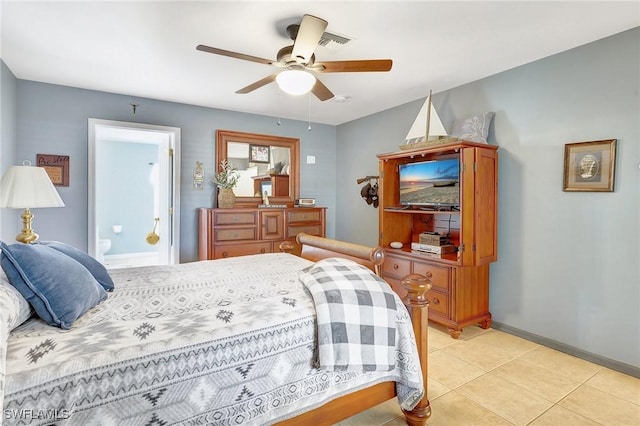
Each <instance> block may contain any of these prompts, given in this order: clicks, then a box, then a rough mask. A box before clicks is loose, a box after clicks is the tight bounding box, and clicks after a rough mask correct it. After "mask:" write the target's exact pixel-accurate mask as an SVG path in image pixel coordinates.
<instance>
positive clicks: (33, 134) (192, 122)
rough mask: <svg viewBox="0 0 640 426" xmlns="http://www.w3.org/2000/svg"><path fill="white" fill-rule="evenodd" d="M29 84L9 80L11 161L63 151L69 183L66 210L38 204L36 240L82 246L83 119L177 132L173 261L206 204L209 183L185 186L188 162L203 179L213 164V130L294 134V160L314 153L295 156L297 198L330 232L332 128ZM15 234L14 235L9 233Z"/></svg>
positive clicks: (185, 256)
mask: <svg viewBox="0 0 640 426" xmlns="http://www.w3.org/2000/svg"><path fill="white" fill-rule="evenodd" d="M135 100H136V102H137V103H138V104H139V106H138V108H137V112H136V114H135V115H134V114H133V112H132V108H131V105H130V103H131V102H132V101H133V98H132V97H130V96H124V95H118V94H112V93H105V92H98V91H92V90H84V89H77V88H72V87H65V86H59V85H52V84H44V83H38V82H33V81H26V80H18V83H17V113H16V116H17V130H16V134H17V136H16V140H17V158H18V160H20V161H22V160H23V159H28V160H31V161H32V162H34V161H35V156H36V154H38V153H42V154H60V155H68V156H70V167H69V168H70V184H69V186H68V187H58V190H59V193H60V196H61V197H62V199H63V200H64V202H65V204H66V207H64V208H58V209H39V210H38V211H37V212H35V215H36V218H35V219H34V220H35V222H34V229H36V231H37V232H39V233H40V237H41V238H42V239H47V240H59V241H64V242H66V243H68V244H71V245H74V246H76V247H79V248H81V249H83V250H86V249H87V187H88V184H87V151H88V146H87V125H88V124H87V119H88V118H98V119H104V120H116V121H128V122H136V123H145V124H154V125H161V126H171V127H179V128H180V129H181V148H182V149H181V177H180V179H181V184H180V204H181V205H180V209H181V216H180V261H181V262H189V261H193V260H196V259H197V258H198V256H197V243H198V238H197V224H196V208H198V207H211V206H212V203H213V201H212V194H213V185H211V184H209V183H207V186H206V189H205V190H196V189H194V188H193V185H192V176H193V169H194V167H195V165H196V161H201V162H202V163H203V167H204V169H205V172H206V173H207V180H208V181H209V180H210V178H211V176H212V172H213V170H214V169H215V164H216V161H215V158H214V156H215V132H216V130H217V129H227V130H236V131H242V132H251V133H262V134H270V135H280V136H286V137H295V138H299V139H300V158H301V159H302V160H304V159H305V158H306V156H307V155H314V156H316V164H310V165H308V164H304V163H305V162H304V161H301V170H300V181H301V182H300V195H301V196H302V197H314V198H316V200H317V203H318V205H320V206H324V207H327V208H328V210H327V235H328V236H331V237H333V236H334V227H335V214H336V208H335V188H336V180H335V178H336V170H335V168H336V128H335V126H329V125H323V124H314V123H312V126H311V127H312V130H311V131H309V130H307V128H308V123H307V122H302V121H293V120H280V121H281V125H277V124H276V122H277V120H276V118H273V117H266V116H259V115H252V114H245V113H239V112H233V111H226V110H218V109H213V108H204V107H199V106H193V105H185V104H178V103H172V102H164V101H158V100H153V99H141V98H136V99H135ZM16 233H17V232H16Z"/></svg>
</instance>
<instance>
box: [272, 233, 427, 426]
mask: <svg viewBox="0 0 640 426" xmlns="http://www.w3.org/2000/svg"><path fill="white" fill-rule="evenodd" d="M296 240H297V242H298V244H300V245H301V246H302V248H301V253H300V257H303V258H305V259H309V260H312V261H314V262H315V261H318V260H320V259H324V258H327V257H342V258H347V259H351V260H354V261H355V262H358V263H359V264H361V265H365V266H367V267H368V268H369V269H371V270H372V271H374V272H375V273H376V274H378V275H379V273H380V266H381V265H382V263H383V261H384V250H383V249H382V248H381V247H375V248H370V247H366V246H361V245H358V244H352V243H346V242H342V241H337V240H330V239H327V238H321V237H315V236H312V235H307V234H304V233H301V234H298V237H297V238H296ZM280 249H281V250H282V251H284V252H287V253H291V252H293V251H294V249H295V245H294V244H293V243H291V242H284V243H282V244H281V245H280ZM402 286H403V287H404V288H405V289H406V290H407V291H408V294H407V296H406V297H405V298H404V299H403V302H404V304H405V305H406V307H407V309H408V311H409V313H410V314H411V321H412V323H413V331H414V333H415V335H416V343H417V345H418V354H419V356H420V365H421V367H422V379H423V382H424V390H425V394H424V397H423V398H422V400H420V402H419V403H418V405H417V406H416V407H415V408H414V409H413V410H411V411H404V410H403V412H404V415H405V418H406V420H407V424H409V425H411V426H426V424H427V419H428V418H429V416H430V415H431V407H430V405H429V399H428V398H427V354H428V345H427V336H428V334H427V333H428V329H427V323H428V315H427V309H428V306H427V305H428V303H427V300H426V297H425V293H426V291H428V290H429V289H430V288H431V283H430V282H429V280H428V279H427V278H426V277H425V276H423V275H417V274H411V275H407V276H406V277H405V278H404V279H403V280H402ZM395 396H396V387H395V382H385V383H380V384H377V385H374V386H371V387H368V388H365V389H362V390H359V391H357V392H353V393H351V394H348V395H345V396H342V397H340V398H338V399H334V400H332V401H330V402H328V403H326V404H324V405H323V406H321V407H318V408H316V409H315V410H312V411H308V412H306V413H304V414H301V415H299V416H297V417H294V418H292V419H289V420H285V421H283V422H281V423H277V424H278V425H281V426H294V425H296V426H298V425H299V426H303V425H304V426H307V425H331V424H334V423H337V422H339V421H341V420H344V419H346V418H347V417H350V416H352V415H354V414H357V413H359V412H361V411H364V410H366V409H369V408H371V407H374V406H376V405H378V404H380V403H382V402H384V401H387V400H389V399H391V398H394V397H395Z"/></svg>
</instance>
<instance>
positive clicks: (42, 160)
mask: <svg viewBox="0 0 640 426" xmlns="http://www.w3.org/2000/svg"><path fill="white" fill-rule="evenodd" d="M36 164H37V165H38V167H44V169H45V170H46V172H47V174H48V175H49V179H51V182H53V184H54V185H55V186H69V156H68V155H50V154H36Z"/></svg>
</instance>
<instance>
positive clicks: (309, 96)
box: [307, 92, 311, 131]
mask: <svg viewBox="0 0 640 426" xmlns="http://www.w3.org/2000/svg"><path fill="white" fill-rule="evenodd" d="M308 99H309V127H307V130H308V131H311V92H309V95H308Z"/></svg>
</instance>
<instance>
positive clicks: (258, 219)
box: [198, 207, 326, 260]
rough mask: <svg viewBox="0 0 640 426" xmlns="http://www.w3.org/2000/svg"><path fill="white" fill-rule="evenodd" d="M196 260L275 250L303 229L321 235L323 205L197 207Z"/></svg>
mask: <svg viewBox="0 0 640 426" xmlns="http://www.w3.org/2000/svg"><path fill="white" fill-rule="evenodd" d="M198 228H199V229H198V259H199V260H208V259H220V258H224V257H234V256H244V255H249V254H260V253H275V252H278V251H280V250H279V246H280V243H281V242H283V241H293V242H295V238H296V235H298V234H299V233H300V232H304V233H307V234H311V235H317V236H320V237H324V236H325V231H326V208H324V207H298V208H296V207H291V208H286V209H276V208H271V209H270V208H238V209H209V208H200V209H198Z"/></svg>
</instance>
